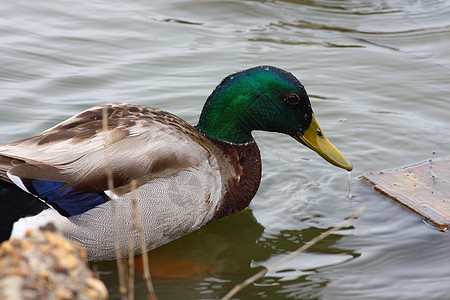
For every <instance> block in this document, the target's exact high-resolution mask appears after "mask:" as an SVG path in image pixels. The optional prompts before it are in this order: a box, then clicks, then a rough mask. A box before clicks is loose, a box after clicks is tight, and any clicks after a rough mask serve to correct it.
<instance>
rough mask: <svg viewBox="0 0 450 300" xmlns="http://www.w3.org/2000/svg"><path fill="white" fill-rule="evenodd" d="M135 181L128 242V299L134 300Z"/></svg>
mask: <svg viewBox="0 0 450 300" xmlns="http://www.w3.org/2000/svg"><path fill="white" fill-rule="evenodd" d="M136 189H137V181H136V179H133V180H132V181H131V201H132V202H131V232H130V242H129V244H128V300H134V273H135V272H134V239H135V237H136V233H137V227H138V220H137V214H138V208H137V198H136Z"/></svg>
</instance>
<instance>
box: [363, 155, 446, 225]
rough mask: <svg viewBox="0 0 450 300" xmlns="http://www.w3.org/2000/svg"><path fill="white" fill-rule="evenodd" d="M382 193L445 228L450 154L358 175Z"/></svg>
mask: <svg viewBox="0 0 450 300" xmlns="http://www.w3.org/2000/svg"><path fill="white" fill-rule="evenodd" d="M362 177H363V178H364V179H365V180H367V181H369V182H370V183H372V184H373V185H374V189H375V190H377V191H379V192H380V193H382V194H383V195H385V196H387V197H389V198H391V199H393V200H395V201H398V202H400V203H401V204H403V205H405V206H406V207H408V208H410V209H411V210H413V211H414V212H416V213H418V214H419V215H421V216H423V217H424V218H426V219H428V220H430V221H431V222H432V223H434V224H436V225H437V226H438V227H439V229H440V230H442V231H446V230H447V229H448V228H449V225H450V156H447V157H443V158H438V159H430V160H429V161H426V162H422V163H419V164H418V165H414V166H410V167H405V168H401V169H394V170H387V171H381V172H370V173H368V174H365V175H363V176H362Z"/></svg>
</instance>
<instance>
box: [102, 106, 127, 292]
mask: <svg viewBox="0 0 450 300" xmlns="http://www.w3.org/2000/svg"><path fill="white" fill-rule="evenodd" d="M102 131H103V149H104V151H105V162H106V176H107V180H108V190H110V191H112V190H113V189H114V178H113V169H112V164H111V157H110V153H109V148H108V141H107V139H106V135H107V132H108V111H107V107H106V105H105V106H103V109H102ZM110 201H111V213H112V226H113V234H114V250H115V252H116V264H117V273H118V277H119V293H120V295H121V296H123V297H125V295H126V292H127V287H126V284H125V269H124V265H123V261H122V255H121V254H120V246H119V240H118V235H119V231H118V230H119V229H118V227H117V211H116V205H115V203H114V199H111V200H110Z"/></svg>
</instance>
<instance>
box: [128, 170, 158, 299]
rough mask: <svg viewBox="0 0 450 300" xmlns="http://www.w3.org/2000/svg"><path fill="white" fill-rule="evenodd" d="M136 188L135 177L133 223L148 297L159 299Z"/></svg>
mask: <svg viewBox="0 0 450 300" xmlns="http://www.w3.org/2000/svg"><path fill="white" fill-rule="evenodd" d="M136 189H137V181H136V180H135V179H133V181H131V191H132V201H133V203H132V205H133V215H132V218H133V220H132V222H133V225H134V226H136V227H135V230H137V232H138V234H139V242H140V246H141V255H142V265H143V269H144V279H145V284H146V286H147V291H148V298H149V299H151V300H157V299H158V298H157V297H156V294H155V289H154V288H153V284H152V278H151V276H150V266H149V262H148V253H147V245H146V243H145V239H144V231H143V229H142V220H141V215H140V214H139V210H138V208H137V198H136Z"/></svg>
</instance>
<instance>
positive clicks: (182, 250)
mask: <svg viewBox="0 0 450 300" xmlns="http://www.w3.org/2000/svg"><path fill="white" fill-rule="evenodd" d="M352 229H353V227H352V226H351V227H348V228H345V229H343V231H344V232H345V231H348V230H352ZM326 230H327V228H318V227H310V228H306V229H302V230H284V231H281V232H280V234H278V235H273V236H269V237H265V236H264V234H263V232H264V228H263V227H262V226H261V225H260V224H259V223H258V222H257V221H256V219H255V218H254V217H253V214H252V212H251V210H249V209H247V210H245V211H243V212H241V213H240V214H237V215H234V216H231V217H228V218H226V219H224V220H219V221H217V222H215V223H212V224H210V225H208V226H207V227H205V228H202V229H200V230H198V231H196V232H194V233H192V234H190V235H188V236H185V237H183V238H181V239H178V240H176V241H174V242H172V243H170V244H168V245H165V246H163V247H160V248H158V249H155V250H153V251H151V252H150V254H149V260H150V264H151V275H152V279H153V284H154V286H155V290H156V292H157V294H159V295H162V297H161V299H181V298H185V299H202V298H209V297H212V298H218V297H221V296H223V295H225V294H226V293H227V292H228V291H229V290H231V289H232V288H233V287H234V285H235V284H237V283H239V282H242V281H243V280H245V279H246V278H248V277H250V276H251V275H253V274H255V273H256V272H258V271H259V270H260V269H261V268H262V267H264V266H268V265H270V264H272V263H273V262H275V261H277V260H280V259H281V258H283V257H285V256H286V255H288V254H289V253H291V252H292V251H294V250H296V249H297V248H299V247H300V246H302V245H303V244H305V243H307V242H308V241H310V240H311V239H312V238H314V237H316V236H318V235H320V234H321V233H323V232H324V231H326ZM343 236H345V235H342V234H341V233H335V234H332V235H330V236H329V237H327V238H326V239H325V240H323V241H321V242H319V243H318V244H316V245H314V246H312V247H311V248H310V249H308V251H307V252H306V253H304V254H301V255H300V256H299V257H297V258H295V259H294V260H293V261H292V262H291V263H289V265H286V266H282V267H280V268H279V270H275V271H273V272H271V273H268V274H267V275H266V276H265V277H264V278H263V279H261V280H258V281H257V282H256V283H255V284H254V285H253V286H250V287H248V288H246V289H245V290H244V291H243V292H241V293H240V295H245V297H259V296H263V295H264V296H267V297H269V299H277V298H280V299H281V298H282V297H284V296H286V295H287V294H290V295H295V296H296V297H297V296H301V295H303V296H304V295H309V296H311V292H312V290H311V288H307V289H304V288H303V287H306V286H309V287H314V289H313V290H314V294H317V293H319V294H320V293H321V289H320V288H319V287H325V286H327V285H328V283H329V279H328V278H326V277H324V276H321V275H319V272H318V270H319V268H321V267H324V266H328V265H330V264H335V263H341V262H342V261H347V260H349V259H353V258H356V257H358V256H359V253H358V252H357V251H355V250H354V249H344V248H342V247H337V246H336V244H337V243H338V242H339V241H340V240H341V239H342V238H343ZM321 256H322V258H320V257H321ZM309 258H313V261H312V262H308V259H309ZM93 265H94V267H95V268H97V269H98V271H99V273H100V275H101V279H102V280H104V281H105V282H106V283H107V286H108V287H109V288H110V293H111V295H112V296H113V295H115V294H117V292H118V290H117V288H115V287H116V286H117V283H116V281H117V278H116V276H117V275H116V273H115V271H114V270H115V263H114V262H101V263H94V264H93ZM136 269H137V274H138V275H137V276H138V278H137V283H136V287H137V290H136V293H137V295H140V296H142V297H144V296H145V295H146V286H145V284H144V281H143V279H142V269H141V261H140V259H139V258H138V262H137V267H136ZM283 295H284V296H283Z"/></svg>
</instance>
